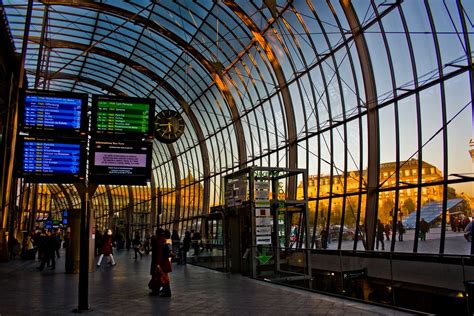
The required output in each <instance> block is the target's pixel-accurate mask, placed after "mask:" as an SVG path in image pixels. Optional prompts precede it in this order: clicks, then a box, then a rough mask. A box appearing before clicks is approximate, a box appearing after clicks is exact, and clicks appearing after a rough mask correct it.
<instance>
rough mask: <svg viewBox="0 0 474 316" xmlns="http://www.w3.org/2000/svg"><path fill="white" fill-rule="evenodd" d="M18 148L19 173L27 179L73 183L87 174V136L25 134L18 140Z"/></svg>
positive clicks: (29, 180)
mask: <svg viewBox="0 0 474 316" xmlns="http://www.w3.org/2000/svg"><path fill="white" fill-rule="evenodd" d="M19 151H20V161H21V167H20V168H19V177H21V178H25V179H26V180H27V181H28V182H40V183H41V182H56V183H74V182H80V181H82V180H83V179H84V178H85V159H86V155H85V151H86V140H85V139H84V140H76V141H72V140H61V141H58V140H52V139H42V138H33V137H24V138H23V139H20V141H19Z"/></svg>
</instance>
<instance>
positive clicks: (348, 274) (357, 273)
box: [342, 269, 367, 280]
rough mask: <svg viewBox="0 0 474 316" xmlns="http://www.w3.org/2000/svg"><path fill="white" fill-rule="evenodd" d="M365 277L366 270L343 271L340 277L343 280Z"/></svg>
mask: <svg viewBox="0 0 474 316" xmlns="http://www.w3.org/2000/svg"><path fill="white" fill-rule="evenodd" d="M366 276H367V269H359V270H350V271H343V272H342V277H343V279H344V280H348V279H358V278H363V277H366Z"/></svg>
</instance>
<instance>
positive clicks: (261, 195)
mask: <svg viewBox="0 0 474 316" xmlns="http://www.w3.org/2000/svg"><path fill="white" fill-rule="evenodd" d="M268 200H270V182H268V181H255V201H268Z"/></svg>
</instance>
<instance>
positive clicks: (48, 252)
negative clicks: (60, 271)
mask: <svg viewBox="0 0 474 316" xmlns="http://www.w3.org/2000/svg"><path fill="white" fill-rule="evenodd" d="M43 238H44V240H43V243H44V244H43V247H44V253H43V258H42V260H41V264H40V266H39V267H38V270H40V271H43V270H44V266H45V265H46V264H49V263H50V262H51V270H54V269H55V268H56V253H55V252H56V244H57V241H56V236H54V234H52V233H51V232H50V231H48V232H47V233H46V235H45V236H44V237H43Z"/></svg>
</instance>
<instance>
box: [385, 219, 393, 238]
mask: <svg viewBox="0 0 474 316" xmlns="http://www.w3.org/2000/svg"><path fill="white" fill-rule="evenodd" d="M390 227H391V225H390V224H389V223H387V224H385V226H384V231H385V237H386V238H387V240H388V241H390V233H391V232H392V231H391V229H390Z"/></svg>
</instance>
